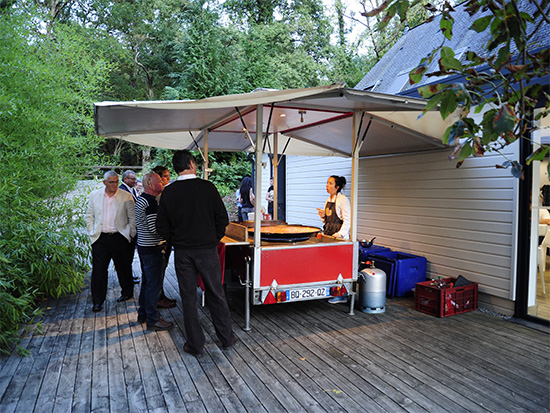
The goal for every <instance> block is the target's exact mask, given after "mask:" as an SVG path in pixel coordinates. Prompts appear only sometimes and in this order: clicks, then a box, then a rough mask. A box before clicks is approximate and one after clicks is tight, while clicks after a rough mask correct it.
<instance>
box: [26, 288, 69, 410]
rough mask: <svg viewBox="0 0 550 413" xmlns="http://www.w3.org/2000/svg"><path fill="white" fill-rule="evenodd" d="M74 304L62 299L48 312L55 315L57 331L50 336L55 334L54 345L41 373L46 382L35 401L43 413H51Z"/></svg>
mask: <svg viewBox="0 0 550 413" xmlns="http://www.w3.org/2000/svg"><path fill="white" fill-rule="evenodd" d="M76 303H77V301H76V300H74V299H73V298H72V297H70V296H68V297H64V298H62V299H60V300H59V301H58V305H57V307H55V308H51V309H50V310H49V311H52V312H54V313H56V316H55V318H54V319H55V324H57V325H58V329H57V330H54V331H52V334H55V335H56V336H57V337H56V341H55V344H54V345H53V346H51V347H50V348H49V352H50V355H49V359H48V364H47V367H46V370H45V371H44V373H43V374H44V377H47V380H44V381H43V382H42V385H41V387H40V391H39V393H38V398H37V400H36V406H37V407H39V408H40V410H41V411H43V412H51V411H53V409H54V405H55V394H56V392H57V389H58V385H59V381H60V378H61V370H62V368H63V365H64V360H65V356H66V352H67V348H68V341H69V332H70V330H71V324H72V320H73V319H74V313H75V308H76Z"/></svg>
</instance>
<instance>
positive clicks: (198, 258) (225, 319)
mask: <svg viewBox="0 0 550 413" xmlns="http://www.w3.org/2000/svg"><path fill="white" fill-rule="evenodd" d="M174 258H175V259H174V261H175V264H176V274H177V276H178V284H179V288H180V295H181V302H182V307H183V321H184V326H185V335H186V337H187V343H188V344H189V347H191V349H192V350H193V351H196V352H201V351H202V350H203V347H204V342H205V338H204V332H203V331H202V327H201V324H200V321H199V311H198V309H197V274H198V273H200V275H201V277H202V281H203V283H204V287H205V290H206V304H207V305H208V309H209V310H210V316H211V317H212V323H213V324H214V329H215V330H216V335H217V336H218V339H219V340H220V341H221V343H222V346H224V347H227V346H230V345H232V344H233V338H234V335H233V328H232V326H231V315H230V314H229V308H228V306H227V301H226V300H225V294H224V292H223V285H222V271H221V267H220V259H219V257H218V249H217V248H216V247H213V248H208V249H200V250H187V249H185V250H184V249H179V248H176V249H175V252H174Z"/></svg>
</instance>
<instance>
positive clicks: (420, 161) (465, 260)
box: [358, 148, 518, 314]
mask: <svg viewBox="0 0 550 413" xmlns="http://www.w3.org/2000/svg"><path fill="white" fill-rule="evenodd" d="M510 150H515V149H512V148H511V149H510ZM449 153H450V152H449V151H441V152H434V153H429V154H420V155H411V156H397V157H385V158H376V159H364V160H361V161H360V163H359V175H360V183H359V204H358V235H359V237H362V238H371V237H372V236H376V243H377V244H381V245H385V246H388V247H390V248H392V249H393V250H397V251H404V252H409V253H413V254H418V255H422V256H425V257H426V258H427V259H428V274H427V276H428V278H433V277H437V276H439V275H442V276H450V277H457V276H458V275H459V274H462V275H464V276H465V277H466V278H468V279H470V280H471V281H476V282H478V283H480V285H479V291H480V293H483V294H489V295H491V296H494V297H495V298H496V297H499V298H501V299H503V300H498V302H499V304H498V308H495V303H494V302H493V303H491V307H493V308H491V309H493V310H497V311H499V312H503V313H505V314H509V313H510V311H511V309H512V303H511V301H509V300H510V299H511V297H512V295H511V291H513V290H514V288H513V287H514V283H515V253H513V251H515V250H516V248H515V233H516V231H515V226H516V201H515V200H516V199H517V196H516V193H517V184H518V182H517V180H516V179H515V178H513V177H512V176H511V174H510V171H509V170H503V169H496V168H495V164H500V163H502V162H503V158H502V157H501V156H500V155H498V156H491V155H486V156H484V157H482V158H471V159H467V160H466V161H465V162H464V164H463V165H462V167H461V168H458V169H457V168H456V166H455V165H456V162H452V161H449V160H448V159H447V157H448V155H449ZM510 155H511V157H512V159H514V156H515V155H514V154H510ZM486 298H488V297H485V298H480V304H481V303H482V302H483V301H484V300H485V301H487V302H488V301H489V300H486ZM492 301H494V300H492Z"/></svg>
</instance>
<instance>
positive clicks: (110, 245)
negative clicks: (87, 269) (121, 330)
mask: <svg viewBox="0 0 550 413" xmlns="http://www.w3.org/2000/svg"><path fill="white" fill-rule="evenodd" d="M129 251H130V243H129V242H128V240H127V239H126V238H124V235H122V234H120V233H118V232H115V233H114V234H107V233H101V235H100V236H99V238H98V239H97V240H96V242H94V243H93V244H92V283H91V288H92V301H93V303H94V304H103V302H104V301H105V297H106V296H107V281H108V275H109V274H108V271H109V263H110V262H111V260H113V262H114V264H115V269H116V273H117V276H118V282H119V284H120V288H122V295H126V296H128V297H133V296H134V281H133V279H132V263H131V262H130V261H129V260H128V257H129V256H130V252H129Z"/></svg>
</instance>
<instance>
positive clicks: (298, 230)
mask: <svg viewBox="0 0 550 413" xmlns="http://www.w3.org/2000/svg"><path fill="white" fill-rule="evenodd" d="M260 231H261V234H260V238H261V240H262V241H271V242H299V241H307V240H308V239H309V238H311V236H312V235H314V234H317V233H319V232H321V229H320V228H317V227H310V226H305V225H284V224H283V225H269V226H262V227H261V229H260ZM248 232H249V233H252V234H253V233H254V228H249V229H248Z"/></svg>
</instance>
